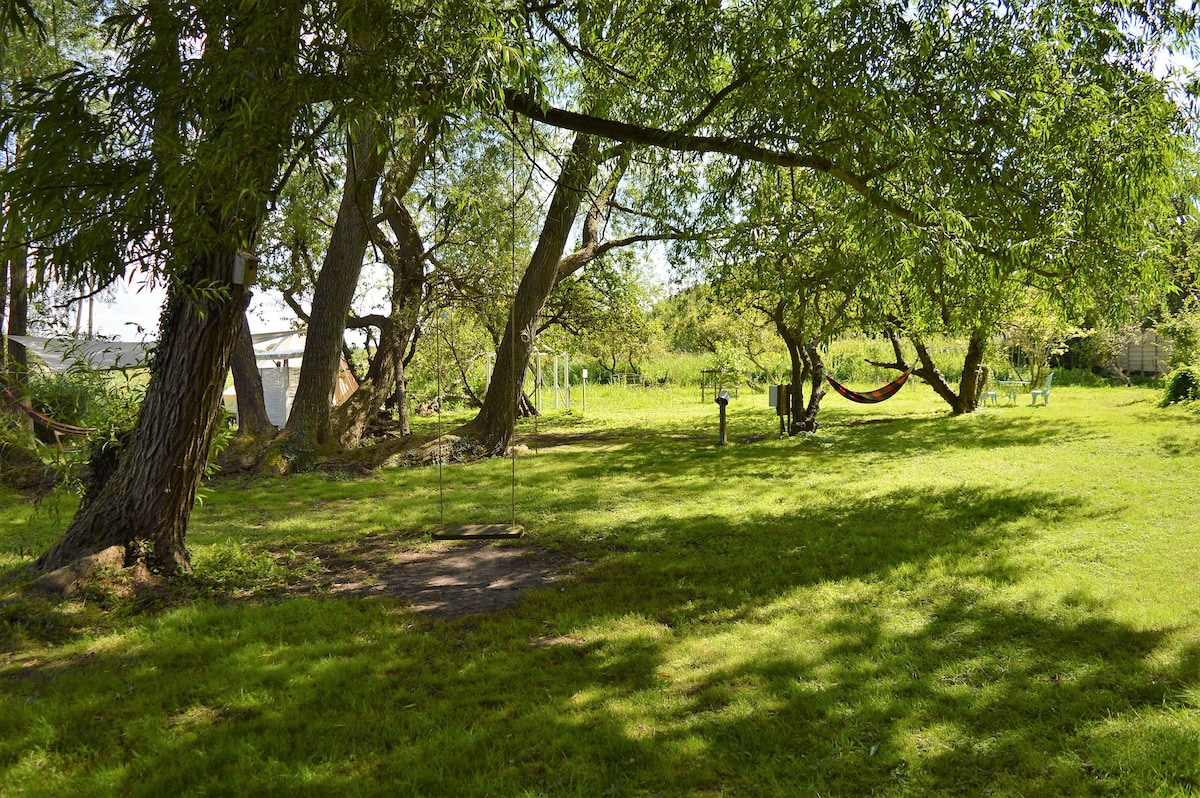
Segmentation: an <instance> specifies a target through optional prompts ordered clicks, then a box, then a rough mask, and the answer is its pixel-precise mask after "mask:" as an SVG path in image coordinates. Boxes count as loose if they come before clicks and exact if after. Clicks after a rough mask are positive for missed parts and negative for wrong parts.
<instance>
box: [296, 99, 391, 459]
mask: <svg viewBox="0 0 1200 798" xmlns="http://www.w3.org/2000/svg"><path fill="white" fill-rule="evenodd" d="M379 145H380V135H379V131H378V129H377V127H375V125H374V124H373V123H370V124H364V125H363V126H362V127H361V128H360V129H359V130H358V131H355V132H352V133H351V134H350V135H349V136H348V142H347V147H346V161H347V163H346V183H345V186H344V188H343V190H342V200H341V205H340V207H339V208H338V215H337V221H336V222H335V223H334V226H333V233H332V234H331V235H330V238H329V248H328V249H327V250H326V252H325V259H324V262H323V263H322V265H321V273H320V275H318V277H317V284H316V286H314V288H313V306H312V312H311V313H310V315H309V321H308V337H307V338H306V340H305V343H304V366H303V368H301V370H300V380H299V382H298V383H297V385H296V396H295V399H294V400H293V402H292V411H291V414H290V415H289V416H288V420H287V425H286V426H285V428H284V433H283V436H281V437H283V438H287V439H288V447H289V450H290V451H292V452H302V453H315V452H317V451H320V450H322V449H325V448H329V447H331V446H334V445H336V443H337V440H336V437H335V435H334V429H333V394H334V390H335V389H336V388H337V379H338V373H339V370H340V368H341V362H342V339H343V336H344V334H345V331H346V319H347V317H348V316H349V314H350V303H351V302H352V301H353V299H354V291H355V289H356V288H357V287H358V277H359V274H360V273H361V271H362V264H363V256H364V255H365V254H366V251H367V244H368V243H370V240H371V221H370V220H371V214H372V212H373V211H374V207H375V190H376V188H378V186H379V178H380V176H381V175H382V173H383V166H384V161H385V157H384V154H383V153H382V152H381V151H380V147H379Z"/></svg>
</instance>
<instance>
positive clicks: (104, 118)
mask: <svg viewBox="0 0 1200 798" xmlns="http://www.w3.org/2000/svg"><path fill="white" fill-rule="evenodd" d="M120 11H121V13H119V14H117V15H114V16H112V17H109V18H108V19H107V20H106V21H105V22H104V26H105V28H106V31H107V33H108V35H109V37H110V41H111V43H112V59H111V60H109V61H107V62H105V65H104V66H103V67H99V68H90V69H89V68H86V67H80V68H78V69H76V70H73V71H71V72H68V73H65V74H60V75H56V76H53V77H52V78H50V79H47V80H44V81H42V82H40V83H37V84H34V85H30V86H28V87H27V89H26V96H25V97H24V100H23V102H22V104H21V108H20V109H18V111H17V112H16V113H15V114H13V115H11V116H10V118H9V119H8V120H6V123H7V125H13V124H28V125H29V127H30V130H31V133H30V138H29V145H28V146H27V147H26V148H25V150H24V152H23V154H22V159H21V160H20V161H19V162H18V164H17V165H16V168H14V169H13V170H10V171H9V172H8V173H7V174H6V176H5V186H4V188H5V189H6V190H8V191H9V192H16V193H17V194H18V195H19V196H20V197H21V198H22V199H23V200H24V201H25V205H26V206H27V207H29V208H32V209H33V210H34V212H35V215H34V218H33V219H32V229H33V230H34V234H33V238H34V240H36V241H37V242H38V246H40V247H42V248H44V250H45V252H46V254H47V258H46V261H47V262H48V263H51V264H53V265H54V268H56V269H62V270H64V272H67V271H69V272H70V273H71V274H80V273H83V274H90V273H93V272H94V273H96V274H97V275H98V276H100V277H101V278H107V277H111V276H112V275H113V274H115V273H120V272H122V271H123V270H124V269H125V268H126V267H127V265H128V264H130V263H131V262H137V261H141V262H142V263H143V265H144V266H145V267H146V268H149V269H150V270H152V272H153V273H154V274H155V275H156V276H157V277H158V278H159V279H160V280H162V281H163V282H165V283H166V285H167V291H168V299H167V302H166V307H165V310H164V314H163V318H162V321H161V324H160V329H161V339H160V342H159V345H158V347H157V349H156V354H155V358H154V362H153V364H152V369H151V378H150V383H149V385H148V387H147V391H146V397H145V401H144V403H143V406H142V410H141V413H140V415H139V417H138V420H137V424H136V427H135V429H134V431H133V434H132V438H131V440H130V441H129V444H128V447H127V449H126V451H125V453H124V455H123V457H122V459H121V462H120V465H119V467H118V468H117V470H116V471H115V473H114V474H113V475H112V477H111V478H110V479H109V480H108V481H107V483H106V484H105V485H104V486H103V487H102V488H101V489H99V490H98V491H97V492H95V493H94V494H93V495H89V496H87V497H85V500H84V502H83V503H82V504H81V507H80V509H79V511H78V513H77V514H76V516H75V517H74V519H72V521H71V524H70V526H69V527H68V528H67V530H66V531H65V533H64V534H63V536H62V538H61V539H60V540H59V541H58V542H57V543H56V544H55V545H54V546H53V547H52V548H51V549H50V551H48V552H47V553H46V554H45V555H43V557H42V558H41V560H40V561H39V563H40V565H41V566H42V567H43V568H54V567H57V566H60V565H63V564H65V563H68V562H70V561H71V560H72V559H74V558H76V557H78V556H80V555H85V554H88V553H91V552H94V551H97V550H99V549H102V548H106V547H109V546H112V545H121V546H124V547H125V549H126V557H127V560H132V559H135V558H137V557H138V556H141V555H143V554H144V556H145V558H146V560H147V561H148V563H149V564H150V565H151V567H154V568H157V569H159V570H161V571H162V572H164V573H172V572H178V571H186V570H188V569H189V568H190V564H189V558H188V554H187V549H186V545H185V533H186V529H187V522H188V518H189V516H190V512H191V508H192V505H193V502H194V499H195V494H196V489H197V487H198V485H199V482H200V479H201V476H202V473H203V468H204V465H205V461H206V458H207V454H208V448H209V443H210V441H211V438H212V434H213V429H214V425H215V423H216V419H217V414H218V409H219V405H220V398H221V390H222V388H223V385H224V381H225V378H226V375H227V374H228V371H229V364H230V356H231V353H232V351H233V348H234V344H235V342H236V341H237V338H238V335H239V332H240V330H241V324H242V319H243V313H244V310H245V307H246V304H247V301H248V296H249V290H250V281H251V279H250V275H251V274H252V272H253V268H252V267H253V253H254V250H255V247H256V244H257V239H258V235H259V231H260V228H261V226H262V224H263V220H264V218H265V215H266V213H267V208H268V206H269V203H270V202H271V200H272V198H273V197H274V196H275V195H276V194H277V192H278V191H279V189H280V186H281V183H282V181H283V180H284V179H286V177H287V176H288V175H290V174H291V171H292V170H291V169H290V168H289V167H290V164H292V163H293V162H296V161H298V160H300V159H303V158H304V157H306V155H307V154H308V153H309V152H311V147H310V145H309V142H310V138H311V131H313V130H315V129H318V128H320V127H321V126H322V119H323V118H324V117H325V116H326V115H327V114H328V113H334V114H335V118H338V119H342V120H352V119H359V118H361V112H362V109H363V108H364V107H365V106H368V105H371V104H372V103H373V102H374V101H375V100H376V99H378V98H379V97H381V96H391V95H392V94H394V92H393V91H392V89H393V88H394V82H395V81H396V80H397V79H398V78H405V77H406V76H407V77H408V78H411V77H413V75H412V74H411V72H412V71H415V72H416V73H419V74H421V75H423V76H425V77H426V78H428V77H430V76H435V77H436V76H439V75H443V74H444V73H445V72H446V70H447V69H448V68H450V67H451V66H455V67H462V68H463V70H464V77H463V78H462V85H460V86H459V89H460V90H459V91H458V94H457V96H458V97H459V98H460V99H461V100H464V101H470V100H474V99H484V100H486V97H487V90H486V87H487V86H491V85H495V84H496V83H498V82H499V78H492V79H488V78H486V77H484V73H485V71H486V70H485V69H477V68H476V67H474V66H472V65H476V64H480V63H483V64H485V65H487V64H502V63H507V64H511V63H512V62H513V59H511V58H508V57H501V56H500V54H499V53H498V52H497V51H499V50H504V49H505V48H506V47H507V45H506V44H505V42H506V41H507V37H506V36H505V35H504V32H503V23H502V22H501V21H498V20H496V18H495V16H494V15H493V14H492V11H491V9H490V8H489V6H488V5H487V4H484V3H478V4H476V3H470V2H449V3H446V4H435V5H433V6H427V5H423V6H422V7H421V8H410V7H407V6H405V7H397V6H394V5H390V4H384V3H382V2H370V1H369V0H365V1H364V2H361V3H356V2H352V1H351V0H347V1H346V2H343V3H340V4H337V6H336V7H330V6H328V5H326V4H310V3H305V2H299V1H295V2H292V1H290V0H284V2H269V3H268V2H239V3H228V2H218V1H217V0H213V1H212V2H200V3H179V2H173V1H172V0H145V2H142V3H137V4H128V5H122V6H121V7H120ZM460 12H461V13H465V14H467V15H468V18H470V19H472V20H473V21H474V22H477V23H478V25H473V26H471V27H469V28H468V29H467V30H464V31H463V35H462V38H461V40H460V41H459V42H457V44H459V45H461V47H460V48H459V49H457V50H455V52H453V53H450V52H447V51H445V50H440V51H439V52H436V53H435V52H430V51H429V50H423V49H422V47H423V43H422V42H421V41H419V40H418V38H419V37H418V36H417V33H418V31H419V30H420V27H421V25H422V24H423V23H424V21H425V20H427V19H428V18H429V16H430V15H434V16H447V17H449V16H453V15H455V14H458V13H460ZM352 25H370V26H372V28H373V29H374V30H375V31H376V32H377V34H378V35H379V36H380V37H381V40H382V41H384V42H386V43H387V47H386V48H385V49H384V52H383V53H381V54H380V56H379V60H378V61H376V62H373V63H372V64H369V65H362V66H360V67H354V66H352V65H351V64H350V62H349V60H348V59H344V58H342V57H341V56H343V55H345V50H346V48H347V47H348V46H349V45H348V41H350V39H351V38H352V37H351V36H350V35H349V33H348V30H347V26H352ZM480 42H482V44H480ZM485 51H486V53H487V58H486V59H482V55H483V54H484V52H485ZM518 60H519V59H518ZM509 71H510V72H511V70H509ZM456 74H457V73H456ZM506 74H508V73H506ZM385 91H386V94H385ZM417 101H418V100H414V102H417ZM64 186H65V187H70V189H71V190H68V191H64V190H63V187H64Z"/></svg>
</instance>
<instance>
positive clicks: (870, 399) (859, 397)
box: [825, 369, 912, 405]
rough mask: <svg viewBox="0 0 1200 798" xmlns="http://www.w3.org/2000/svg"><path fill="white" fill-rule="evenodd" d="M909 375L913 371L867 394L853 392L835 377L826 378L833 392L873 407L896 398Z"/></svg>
mask: <svg viewBox="0 0 1200 798" xmlns="http://www.w3.org/2000/svg"><path fill="white" fill-rule="evenodd" d="M909 374H912V369H909V370H908V371H906V372H904V373H903V374H901V375H900V376H899V377H897V378H896V379H894V380H892V381H891V382H889V383H888V384H887V385H885V386H883V387H882V388H876V389H875V390H873V391H866V392H865V393H859V392H858V391H852V390H850V389H849V388H847V387H846V386H845V385H842V384H841V383H840V382H838V381H837V380H835V379H834V378H833V377H826V378H825V379H827V380H829V384H830V385H832V386H833V390H835V391H837V392H838V393H840V394H841V395H842V396H844V397H846V398H847V399H849V400H850V401H851V402H858V403H859V404H864V405H873V404H875V403H876V402H882V401H883V400H885V399H891V398H892V397H893V396H895V395H896V392H897V391H899V390H900V388H901V387H903V386H904V382H905V380H907V379H908V375H909Z"/></svg>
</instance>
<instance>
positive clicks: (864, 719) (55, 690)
mask: <svg viewBox="0 0 1200 798" xmlns="http://www.w3.org/2000/svg"><path fill="white" fill-rule="evenodd" d="M854 387H869V386H867V385H861V386H860V385H855V386H854ZM1156 399H1157V394H1156V393H1155V392H1153V391H1150V390H1148V389H1144V388H1131V389H1124V388H1083V387H1067V388H1063V389H1061V390H1060V389H1058V388H1055V390H1054V394H1053V397H1052V400H1051V406H1050V407H1048V408H1040V407H1039V408H1036V409H1034V408H1030V407H1028V406H1027V405H1026V404H1021V405H1018V406H1016V407H999V408H994V409H993V408H987V409H984V410H983V411H981V412H979V413H977V414H974V415H971V416H968V417H964V418H951V417H948V416H947V415H946V414H945V412H944V410H943V406H942V405H939V403H938V401H937V400H936V399H935V398H934V397H933V396H932V394H931V392H930V391H929V390H928V388H926V387H925V386H915V387H913V388H906V389H905V390H904V391H902V392H901V393H900V394H899V395H898V396H897V397H896V398H894V399H892V400H890V401H889V402H887V403H885V404H882V405H876V406H873V407H859V406H852V405H848V404H847V403H845V402H843V401H841V400H840V399H839V398H837V397H830V398H828V399H827V400H826V409H825V411H823V413H822V416H823V419H824V425H823V427H822V428H821V430H820V431H819V433H818V434H817V435H815V436H811V437H808V438H799V439H790V440H788V439H784V440H780V439H777V438H776V437H775V435H774V432H775V430H776V429H777V422H776V419H775V417H774V416H773V415H772V414H771V411H770V410H769V409H768V408H766V407H765V405H766V401H765V397H764V396H763V395H762V394H754V393H752V392H749V391H746V390H743V391H742V393H741V396H740V397H739V398H738V399H736V400H734V402H733V403H732V404H731V406H730V411H729V416H730V439H731V445H729V446H727V447H723V448H719V447H717V446H715V445H714V444H715V442H716V429H715V419H716V413H715V406H714V405H713V404H712V403H711V402H706V403H703V404H702V403H700V401H699V396H698V393H697V392H696V391H692V390H690V389H689V390H686V391H684V390H670V389H667V390H662V389H622V388H598V387H595V386H593V387H591V388H589V395H588V409H587V412H586V413H582V412H581V410H580V408H579V406H578V399H577V400H576V401H577V405H576V408H575V410H573V411H572V412H570V413H566V412H563V413H559V414H557V415H553V416H550V417H546V418H543V419H541V420H540V421H539V422H538V430H537V431H538V432H539V433H540V438H539V439H538V440H537V441H534V440H533V439H532V432H533V428H532V425H529V426H528V427H527V428H526V429H523V430H522V433H523V434H524V435H525V440H526V442H528V443H530V444H531V445H534V444H536V445H535V447H534V448H536V454H531V455H529V456H526V457H522V458H521V459H520V460H519V462H518V465H517V479H518V493H517V515H518V521H519V522H520V523H522V524H524V525H525V526H526V527H527V528H528V529H529V531H530V534H529V536H528V538H527V539H526V542H527V543H535V544H537V545H540V546H543V547H546V548H550V549H554V550H557V551H562V552H567V553H570V554H573V555H574V556H576V557H577V558H578V559H579V565H578V566H577V567H576V568H575V577H574V578H573V579H570V580H568V581H565V582H560V583H557V584H556V586H554V587H553V588H548V589H544V590H539V591H534V592H532V593H530V594H528V595H527V596H526V598H525V600H524V601H523V603H522V604H521V605H520V607H519V608H518V609H517V610H515V611H512V612H506V613H500V614H495V615H486V616H474V617H467V618H462V619H458V620H453V621H437V622H434V621H430V620H427V619H425V618H423V617H419V616H415V615H413V614H412V613H409V612H406V611H405V607H404V604H403V602H401V601H399V600H397V599H386V598H373V599H334V598H330V597H322V596H316V597H305V598H288V599H280V598H273V597H272V596H271V594H270V593H269V591H268V590H266V589H265V588H264V586H267V587H269V586H270V585H271V584H272V583H275V582H283V581H287V580H288V579H289V578H292V574H291V571H290V568H289V565H288V560H287V558H286V557H282V558H281V557H279V556H270V555H269V554H268V553H269V552H270V553H273V554H274V555H278V554H279V553H280V552H284V553H286V552H287V551H288V550H289V549H290V548H291V547H298V546H301V545H303V544H306V543H310V542H312V541H324V542H329V543H334V544H336V543H348V542H350V541H352V540H354V539H356V538H359V537H363V536H368V535H378V534H393V533H397V532H404V533H411V532H413V531H416V530H422V529H426V528H428V526H429V525H431V524H433V523H435V522H436V521H437V520H438V515H439V509H438V485H437V475H436V470H432V469H408V470H390V471H383V472H380V473H378V474H375V475H372V476H370V477H365V478H350V477H346V476H345V475H311V474H310V475H303V476H299V477H295V478H292V479H288V480H266V481H257V482H236V483H225V484H219V485H217V486H216V487H215V488H214V489H213V491H212V492H211V494H210V495H209V497H208V499H207V500H206V502H205V504H204V505H203V506H202V507H200V508H198V509H197V511H196V513H195V515H194V519H193V524H192V529H191V533H190V538H189V540H190V542H191V545H192V548H193V552H194V560H195V563H196V568H197V573H196V575H195V576H194V577H193V578H192V579H190V580H186V581H185V582H183V583H181V584H179V585H176V586H174V587H172V588H171V589H170V590H169V591H167V592H166V593H158V594H138V593H126V592H123V591H120V590H118V589H116V588H111V589H97V590H96V591H94V592H93V593H92V594H89V595H87V596H84V597H83V598H82V599H81V600H77V601H72V602H49V601H46V600H42V599H38V598H36V597H34V596H32V595H31V594H29V593H28V592H27V591H26V590H25V587H24V586H25V585H26V582H27V579H28V577H29V575H30V573H31V571H30V564H31V562H32V559H33V557H34V556H36V554H37V553H38V551H40V549H41V548H42V547H44V546H45V545H48V543H49V542H50V541H51V540H52V538H53V535H54V533H55V528H56V524H55V522H54V520H53V518H52V517H51V516H50V515H49V514H48V513H45V512H43V513H42V514H40V515H39V516H37V517H35V518H33V519H32V520H30V519H29V517H28V513H27V510H28V508H27V507H26V506H25V504H24V502H23V501H22V500H21V499H20V498H19V497H17V496H15V495H13V494H11V493H5V494H0V527H2V528H3V531H2V532H0V579H2V580H3V582H2V583H0V584H2V587H0V589H2V590H3V594H2V595H3V598H2V600H3V605H2V607H3V609H2V610H0V613H2V614H0V618H2V619H3V622H4V624H5V626H4V634H5V637H4V638H3V645H4V646H5V648H4V651H3V654H2V655H0V702H2V703H0V793H2V794H5V795H10V794H11V795H24V794H27V795H52V794H70V795H111V794H114V793H121V794H128V795H171V794H180V795H184V794H196V795H207V794H230V795H232V794H266V795H304V794H313V795H317V794H320V795H331V794H335V795H342V794H346V795H360V794H361V795H423V796H427V795H456V796H457V795H504V796H509V795H512V796H541V795H545V796H559V795H578V796H595V795H622V796H624V795H631V796H632V795H709V794H727V795H847V796H851V795H854V796H858V795H888V796H924V795H960V794H966V795H1013V796H1016V795H1022V796H1032V795H1045V796H1058V795H1137V796H1141V795H1163V796H1166V795H1195V794H1197V792H1200V588H1198V587H1197V581H1196V572H1197V566H1198V565H1200V524H1198V523H1197V520H1196V519H1197V514H1196V501H1197V499H1198V498H1200V454H1198V452H1200V416H1197V415H1196V414H1194V413H1186V412H1183V411H1179V410H1176V409H1170V408H1168V409H1159V408H1157V407H1156V406H1155V401H1156ZM1024 401H1025V402H1027V401H1028V400H1027V399H1025V400H1024ZM422 423H425V424H432V421H428V420H426V421H423V422H422ZM509 469H510V464H509V463H508V462H506V461H493V462H486V463H480V464H475V465H471V466H455V467H450V468H447V469H445V471H444V474H443V480H444V486H445V491H444V496H445V500H446V520H447V521H448V522H450V523H458V522H481V521H495V520H499V521H503V520H506V519H507V514H508V512H509V509H508V507H509V496H510V494H509ZM69 509H70V508H69V506H67V505H64V506H62V507H60V511H61V512H67V513H68V514H69ZM59 523H61V520H60V522H59ZM397 539H398V541H402V540H407V541H408V542H407V543H403V544H402V543H400V542H398V543H397V545H411V546H422V545H425V544H424V543H423V542H421V540H420V539H419V538H417V539H413V538H411V537H409V538H400V537H398V538H397ZM505 545H507V544H505ZM304 567H311V566H310V565H306V566H304Z"/></svg>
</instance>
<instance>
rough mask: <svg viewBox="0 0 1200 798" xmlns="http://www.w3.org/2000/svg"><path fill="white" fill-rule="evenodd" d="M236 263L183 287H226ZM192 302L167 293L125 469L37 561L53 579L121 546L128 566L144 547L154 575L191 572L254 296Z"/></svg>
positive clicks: (209, 263)
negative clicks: (194, 532)
mask: <svg viewBox="0 0 1200 798" xmlns="http://www.w3.org/2000/svg"><path fill="white" fill-rule="evenodd" d="M234 255H235V253H234V252H232V251H222V252H218V253H216V254H214V255H211V256H208V257H206V258H203V259H197V263H196V265H195V266H194V267H193V270H192V274H191V275H190V277H189V279H188V280H187V283H186V284H188V285H198V284H204V282H202V281H211V282H217V281H222V282H224V284H226V285H228V277H227V276H228V275H229V274H230V273H231V272H232V269H233V258H234ZM187 293H188V292H186V290H185V289H183V288H182V287H181V285H180V284H179V283H176V284H175V285H173V286H172V288H171V289H170V291H169V294H168V299H167V310H166V312H165V313H164V317H163V321H162V324H161V328H162V331H163V332H162V337H161V340H160V341H159V344H158V347H157V349H156V351H155V355H154V362H153V364H152V368H151V377H150V384H149V386H148V387H147V389H146V398H145V400H144V402H143V404H142V409H141V413H140V414H139V415H138V420H137V424H136V426H135V428H134V432H133V436H132V439H131V440H130V443H129V447H128V449H127V450H126V451H125V454H124V456H123V457H122V459H121V463H120V465H119V466H118V468H117V470H116V472H115V473H114V474H113V476H112V478H111V479H110V480H109V481H108V482H107V483H106V484H105V485H104V487H103V488H102V489H101V490H100V492H99V494H98V495H97V496H96V497H95V499H94V500H92V501H91V502H90V503H89V504H88V505H87V506H86V507H82V508H80V510H79V512H78V513H77V514H76V516H75V518H74V519H72V521H71V524H70V526H69V527H68V528H67V530H66V532H65V533H63V536H62V538H61V539H60V540H59V541H58V542H57V543H55V544H54V546H52V547H51V548H50V550H49V551H47V552H46V553H45V554H44V555H42V557H41V559H39V560H38V567H39V568H42V569H44V570H53V569H55V568H59V567H62V566H63V565H66V564H67V563H69V562H71V561H73V560H75V559H78V558H79V557H83V556H86V555H89V554H94V553H96V552H98V551H103V550H104V549H106V548H109V547H110V546H116V545H120V546H124V547H125V549H126V557H127V563H128V562H129V558H132V557H133V556H134V555H135V553H136V549H137V547H138V546H139V545H140V544H141V543H143V542H144V543H145V544H146V545H147V546H148V551H147V552H146V556H147V561H148V564H149V565H150V566H151V567H152V568H154V569H156V570H158V571H160V572H162V573H165V574H172V573H178V572H187V571H190V570H191V565H190V562H189V557H188V552H187V548H186V546H185V544H184V536H185V533H186V531H187V523H188V519H189V518H190V516H191V509H192V505H193V504H194V503H195V499H196V490H197V489H198V488H199V486H200V480H201V478H202V477H203V475H204V467H205V465H206V463H207V459H208V449H209V445H210V444H211V443H212V437H213V432H214V431H215V429H216V423H217V419H218V413H217V410H218V407H219V405H220V402H221V393H222V391H223V389H224V385H225V375H227V374H228V373H229V361H230V359H231V357H232V355H233V348H234V344H235V343H236V341H237V337H238V333H239V331H240V328H241V324H242V322H243V321H244V319H245V315H244V314H245V310H246V304H247V302H248V297H249V292H248V291H247V290H246V289H245V288H244V287H243V286H239V285H232V286H228V294H227V295H225V296H219V295H218V296H207V297H204V298H201V299H197V298H196V297H195V296H194V295H193V296H192V297H191V298H190V299H189V297H188V296H187ZM193 302H195V303H198V304H196V305H193V304H192V303H193Z"/></svg>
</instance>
